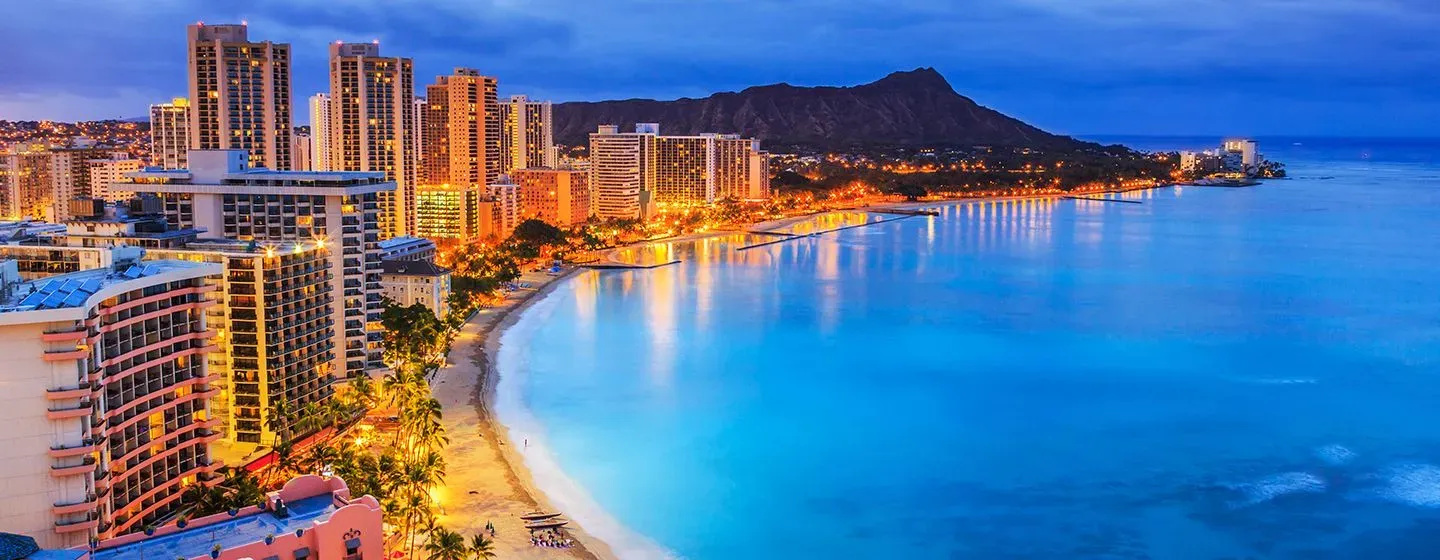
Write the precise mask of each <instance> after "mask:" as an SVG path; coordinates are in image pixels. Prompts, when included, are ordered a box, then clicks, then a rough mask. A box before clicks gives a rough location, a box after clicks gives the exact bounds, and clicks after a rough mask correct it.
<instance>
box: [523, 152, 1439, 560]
mask: <svg viewBox="0 0 1440 560" xmlns="http://www.w3.org/2000/svg"><path fill="white" fill-rule="evenodd" d="M1205 140H1206V141H1205V142H1204V144H1208V143H1210V139H1205ZM1155 142H1157V143H1158V142H1161V141H1155ZM1262 142H1265V143H1263V144H1262V151H1265V152H1268V153H1269V154H1270V155H1271V156H1272V157H1276V158H1278V159H1282V160H1285V161H1287V163H1289V167H1290V172H1291V174H1292V175H1293V176H1294V177H1295V178H1294V179H1291V180H1285V181H1272V182H1269V183H1266V184H1265V185H1263V186H1261V187H1258V188H1251V189H1218V188H1210V189H1206V188H1169V189H1160V190H1154V191H1148V192H1145V193H1135V194H1132V195H1128V196H1125V199H1127V200H1133V201H1138V202H1141V204H1123V203H1103V202H1077V201H1046V202H1040V201H1030V202H1010V203H989V204H963V205H951V206H945V207H942V208H941V211H942V213H943V214H942V215H941V216H939V217H935V218H911V219H904V220H898V221H890V222H885V223H879V224H874V225H870V226H867V227H862V228H855V229H849V230H845V231H842V232H838V233H833V234H827V235H824V236H821V237H818V238H811V239H804V240H799V241H794V242H788V243H782V244H778V245H772V246H769V247H766V248H760V249H754V250H750V251H743V252H739V251H736V250H735V248H736V247H737V246H738V245H739V244H742V243H743V242H745V241H746V240H744V239H741V238H729V239H714V240H709V241H706V242H703V243H699V244H696V245H694V246H678V247H664V248H659V249H654V250H651V251H647V252H646V254H644V255H641V257H643V258H648V259H662V258H668V257H670V256H672V255H674V256H678V257H679V258H683V259H684V260H685V262H684V263H683V264H681V265H678V266H672V267H667V268H662V269H656V270H652V271H645V272H590V273H586V274H582V275H580V276H578V277H575V278H574V279H573V280H571V281H569V282H568V283H567V284H565V285H563V286H561V287H559V288H558V289H557V290H556V291H555V292H553V294H552V295H550V296H549V297H548V298H546V299H545V300H543V301H541V302H540V303H538V304H537V305H536V306H535V307H533V308H532V309H531V310H530V311H528V312H527V313H526V314H525V316H524V317H523V318H522V320H521V321H520V323H519V324H518V325H517V326H516V328H514V329H512V330H511V331H509V332H508V333H507V334H506V335H505V338H504V339H503V342H504V348H503V349H502V352H501V355H500V360H501V368H502V371H503V374H504V376H505V377H504V378H503V379H504V381H502V387H501V403H500V412H501V416H502V418H504V419H505V421H506V422H507V424H509V425H510V426H511V427H512V432H513V435H515V437H516V438H517V441H519V440H520V439H522V438H523V439H525V440H527V441H528V442H529V443H528V449H527V461H528V462H529V463H530V464H531V466H532V467H533V468H534V470H535V471H536V475H537V478H538V480H539V481H540V483H541V485H542V486H544V487H546V488H547V489H548V490H550V491H551V492H552V493H553V494H555V495H556V496H557V499H558V500H559V501H560V502H561V505H562V507H564V508H565V509H566V510H567V513H568V514H570V515H572V516H574V517H576V518H577V519H579V520H580V521H581V522H582V523H583V524H584V525H585V526H586V527H587V528H590V529H593V530H594V532H596V533H598V534H599V535H600V536H601V537H602V538H605V539H607V540H609V541H611V542H612V544H614V545H615V547H616V548H617V549H618V551H619V552H620V553H622V554H624V555H628V556H633V557H645V556H652V555H657V554H668V555H674V556H681V557H686V558H696V559H721V558H726V559H728V558H808V557H833V558H986V559H990V558H1154V559H1214V558H1307V559H1319V558H1387V559H1395V558H1417V559H1418V558H1427V559H1428V558H1435V557H1437V555H1440V145H1436V144H1430V145H1425V144H1419V143H1413V142H1408V143H1407V142H1402V141H1387V142H1363V141H1355V142H1342V141H1303V142H1302V143H1301V144H1300V145H1295V144H1293V143H1292V142H1290V141H1283V142H1282V141H1276V140H1273V139H1268V140H1267V139H1262ZM1317 142H1319V143H1318V144H1317ZM1134 143H1135V144H1140V145H1141V147H1149V148H1160V147H1167V148H1168V147H1191V146H1194V147H1202V145H1203V144H1201V143H1199V142H1198V141H1197V142H1196V143H1178V142H1176V141H1174V140H1173V139H1172V140H1167V141H1165V143H1160V144H1158V145H1148V146H1147V145H1144V144H1143V142H1134ZM1175 144H1180V145H1178V146H1177V145H1175ZM882 218H884V217H883V216H881V217H875V216H871V217H866V216H839V217H833V218H830V220H829V222H827V223H825V224H821V225H822V226H825V227H829V226H834V225H839V224H842V223H857V222H858V221H863V220H875V219H882Z"/></svg>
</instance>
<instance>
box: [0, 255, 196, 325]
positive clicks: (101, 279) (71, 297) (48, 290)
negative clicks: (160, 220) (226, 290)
mask: <svg viewBox="0 0 1440 560" xmlns="http://www.w3.org/2000/svg"><path fill="white" fill-rule="evenodd" d="M136 254H143V253H140V252H139V250H138V249H137V250H136ZM117 258H119V257H117ZM199 268H205V269H215V270H214V272H219V270H218V267H216V266H215V265H209V264H203V263H195V262H188V261H177V260H158V261H144V262H136V263H134V264H129V265H117V266H116V268H115V269H109V268H97V269H92V270H82V271H79V272H72V273H69V274H61V275H58V276H51V277H48V278H41V279H38V280H34V281H30V282H20V283H17V284H15V285H14V288H13V289H10V290H6V291H4V292H3V293H0V314H3V313H10V312H20V311H43V310H48V309H70V308H78V307H82V306H85V305H86V303H87V302H88V301H90V299H91V298H92V297H94V296H95V295H96V294H97V293H100V292H101V291H103V290H105V289H106V288H111V287H120V286H122V285H123V284H125V283H127V282H134V281H136V280H140V279H142V278H147V277H152V276H158V275H161V274H164V273H167V272H173V271H178V270H186V269H199ZM138 288H140V286H136V289H138Z"/></svg>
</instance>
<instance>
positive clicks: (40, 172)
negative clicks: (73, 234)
mask: <svg viewBox="0 0 1440 560" xmlns="http://www.w3.org/2000/svg"><path fill="white" fill-rule="evenodd" d="M0 160H3V165H0V168H3V169H4V177H3V181H0V182H3V185H0V186H3V189H0V190H3V191H4V195H5V196H4V199H3V201H0V204H3V207H4V211H3V212H0V214H3V215H4V216H5V217H6V218H9V219H20V218H22V217H30V218H35V219H48V220H52V221H53V220H54V219H55V187H54V183H55V182H54V181H53V180H52V179H51V176H52V175H53V173H54V171H53V168H52V166H51V164H50V148H49V147H48V146H46V145H45V144H42V143H31V144H21V145H18V146H15V147H13V148H11V150H10V151H8V152H5V153H0Z"/></svg>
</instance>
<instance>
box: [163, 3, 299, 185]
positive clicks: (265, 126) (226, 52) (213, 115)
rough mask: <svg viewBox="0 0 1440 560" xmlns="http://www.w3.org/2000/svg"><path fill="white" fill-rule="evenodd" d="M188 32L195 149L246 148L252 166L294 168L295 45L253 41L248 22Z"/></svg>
mask: <svg viewBox="0 0 1440 560" xmlns="http://www.w3.org/2000/svg"><path fill="white" fill-rule="evenodd" d="M187 33H188V41H187V45H188V54H189V84H190V142H189V145H190V148H191V149H198V150H245V151H246V153H248V154H249V158H250V159H249V163H250V166H251V167H264V168H268V169H278V170H288V169H291V166H292V164H293V162H292V160H291V153H290V145H291V144H290V142H291V138H290V134H291V118H290V45H288V44H285V43H271V42H270V41H262V42H255V41H251V40H250V38H249V36H248V34H249V31H248V29H247V26H246V25H245V24H240V25H206V24H204V23H195V24H191V25H190V26H189V27H188V29H187Z"/></svg>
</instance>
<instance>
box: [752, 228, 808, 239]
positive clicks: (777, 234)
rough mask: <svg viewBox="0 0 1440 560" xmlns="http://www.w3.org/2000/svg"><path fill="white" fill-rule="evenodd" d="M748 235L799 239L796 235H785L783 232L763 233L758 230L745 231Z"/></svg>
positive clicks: (763, 231) (798, 235)
mask: <svg viewBox="0 0 1440 560" xmlns="http://www.w3.org/2000/svg"><path fill="white" fill-rule="evenodd" d="M745 233H748V234H750V235H767V236H771V237H801V235H800V234H798V233H785V232H783V231H765V230H759V229H751V230H745Z"/></svg>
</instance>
